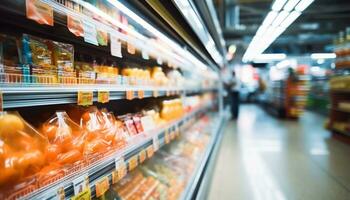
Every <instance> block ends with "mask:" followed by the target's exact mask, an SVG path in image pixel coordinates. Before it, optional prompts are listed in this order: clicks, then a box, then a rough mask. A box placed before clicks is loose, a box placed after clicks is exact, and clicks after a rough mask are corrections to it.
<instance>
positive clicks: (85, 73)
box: [74, 61, 96, 84]
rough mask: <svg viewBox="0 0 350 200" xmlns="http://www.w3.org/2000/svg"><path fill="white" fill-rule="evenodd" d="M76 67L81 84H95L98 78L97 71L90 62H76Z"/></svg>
mask: <svg viewBox="0 0 350 200" xmlns="http://www.w3.org/2000/svg"><path fill="white" fill-rule="evenodd" d="M74 68H75V70H76V73H77V77H78V83H79V84H94V83H95V80H96V72H95V71H94V68H93V66H92V65H91V64H89V63H88V62H81V61H78V62H74Z"/></svg>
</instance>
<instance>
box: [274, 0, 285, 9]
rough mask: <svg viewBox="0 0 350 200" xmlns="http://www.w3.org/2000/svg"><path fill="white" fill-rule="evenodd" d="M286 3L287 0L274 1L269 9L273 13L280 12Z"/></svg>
mask: <svg viewBox="0 0 350 200" xmlns="http://www.w3.org/2000/svg"><path fill="white" fill-rule="evenodd" d="M286 2H287V0H275V2H274V3H273V4H272V7H271V9H272V10H273V11H280V10H281V9H282V8H283V6H284V4H285V3H286Z"/></svg>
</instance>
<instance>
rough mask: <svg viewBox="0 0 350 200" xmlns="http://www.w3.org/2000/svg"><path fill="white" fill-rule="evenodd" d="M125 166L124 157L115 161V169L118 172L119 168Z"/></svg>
mask: <svg viewBox="0 0 350 200" xmlns="http://www.w3.org/2000/svg"><path fill="white" fill-rule="evenodd" d="M124 165H125V161H124V157H120V158H116V159H115V169H116V170H118V169H119V168H120V167H122V166H124Z"/></svg>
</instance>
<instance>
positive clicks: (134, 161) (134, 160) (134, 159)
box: [128, 155, 139, 171]
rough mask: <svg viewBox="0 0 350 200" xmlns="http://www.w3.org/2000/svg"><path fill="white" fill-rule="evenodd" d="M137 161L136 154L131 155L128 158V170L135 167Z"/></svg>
mask: <svg viewBox="0 0 350 200" xmlns="http://www.w3.org/2000/svg"><path fill="white" fill-rule="evenodd" d="M138 164H139V163H138V155H134V156H133V157H131V158H130V160H129V165H128V166H129V168H128V169H129V171H131V170H133V169H135V168H136V167H137V165H138Z"/></svg>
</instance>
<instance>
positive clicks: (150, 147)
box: [146, 145, 154, 158]
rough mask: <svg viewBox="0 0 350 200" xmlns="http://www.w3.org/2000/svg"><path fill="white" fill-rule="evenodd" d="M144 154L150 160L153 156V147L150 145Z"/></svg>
mask: <svg viewBox="0 0 350 200" xmlns="http://www.w3.org/2000/svg"><path fill="white" fill-rule="evenodd" d="M146 152H147V158H151V157H152V156H153V155H154V147H153V145H150V146H149V147H147V149H146Z"/></svg>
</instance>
